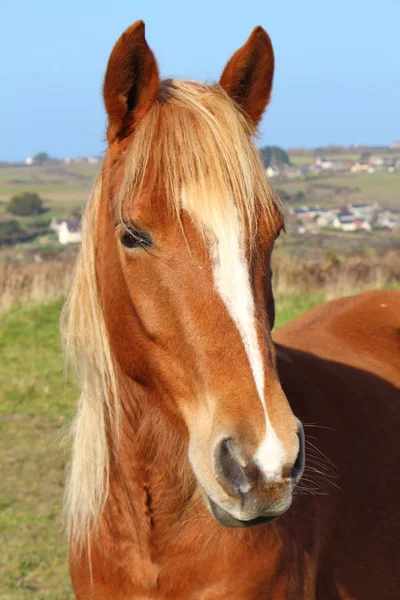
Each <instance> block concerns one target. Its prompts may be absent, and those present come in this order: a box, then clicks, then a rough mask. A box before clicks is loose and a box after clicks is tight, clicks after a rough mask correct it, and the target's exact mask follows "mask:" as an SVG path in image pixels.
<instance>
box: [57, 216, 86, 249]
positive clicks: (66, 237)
mask: <svg viewBox="0 0 400 600" xmlns="http://www.w3.org/2000/svg"><path fill="white" fill-rule="evenodd" d="M81 240H82V234H81V228H80V223H79V221H78V220H77V219H67V220H65V221H63V222H62V223H61V225H60V229H59V230H58V241H59V242H60V244H78V243H79V242H80V241H81Z"/></svg>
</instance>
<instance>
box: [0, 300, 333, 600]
mask: <svg viewBox="0 0 400 600" xmlns="http://www.w3.org/2000/svg"><path fill="white" fill-rule="evenodd" d="M276 300H277V308H278V311H277V326H278V327H279V326H281V325H283V324H284V323H285V322H286V321H287V320H289V319H290V318H292V317H294V316H295V315H297V314H299V313H301V312H303V311H305V310H306V309H308V308H311V307H312V306H314V305H316V304H318V303H319V302H321V301H322V300H323V298H322V296H320V295H308V296H307V295H305V294H294V295H289V296H285V297H279V296H278V297H277V299H276ZM60 309H61V301H57V302H53V303H51V304H49V305H47V306H44V305H40V306H31V307H23V308H17V309H14V310H12V311H9V312H7V313H4V314H3V315H2V316H1V317H0V355H1V358H2V360H1V367H0V389H1V399H0V427H1V436H0V457H1V458H0V467H1V472H2V486H1V492H0V543H1V549H0V598H1V600H42V599H46V600H69V599H70V598H72V593H71V588H70V583H69V578H68V565H67V547H66V543H65V538H64V534H63V528H62V520H61V504H62V494H63V485H64V478H65V463H66V451H65V450H63V449H62V445H61V439H62V432H63V430H64V429H65V427H66V425H67V423H68V422H69V421H70V419H71V415H72V413H73V409H74V403H75V398H76V390H75V388H74V385H73V383H72V382H71V380H70V379H67V380H66V379H65V377H64V375H63V361H62V354H61V349H60V343H59V334H58V321H59V315H60ZM110 600H112V599H110Z"/></svg>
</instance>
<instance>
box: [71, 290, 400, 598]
mask: <svg viewBox="0 0 400 600" xmlns="http://www.w3.org/2000/svg"><path fill="white" fill-rule="evenodd" d="M399 305H400V298H399V294H398V293H395V292H371V293H365V294H362V295H360V296H357V297H353V298H346V299H341V300H335V301H333V302H330V303H327V304H325V305H322V306H320V307H318V308H317V309H314V310H313V311H310V312H309V313H306V314H305V315H303V316H301V317H299V318H298V319H296V320H295V321H294V322H292V323H291V324H289V325H288V326H286V327H284V328H283V329H281V330H280V331H279V332H278V334H276V336H275V338H276V341H277V343H278V346H277V347H278V371H279V375H280V379H281V381H282V384H283V388H284V390H285V392H286V394H287V396H288V398H289V399H290V401H291V404H292V406H293V408H294V410H295V412H296V414H297V415H298V416H299V417H301V418H302V420H303V422H304V423H305V424H307V423H310V424H312V426H311V427H310V438H311V440H312V446H310V449H309V453H310V458H309V462H310V477H314V479H312V480H310V482H309V483H306V484H305V488H307V487H310V488H311V490H310V492H311V494H313V495H309V494H308V493H306V489H305V490H304V494H303V493H302V490H300V494H299V495H298V497H296V498H295V501H294V503H293V505H292V507H291V509H290V511H289V512H288V514H287V515H285V516H284V517H282V518H281V519H279V520H278V521H276V522H273V523H270V524H266V525H264V526H262V527H256V528H254V529H243V530H235V529H224V528H221V527H220V526H219V525H218V524H216V523H215V521H214V520H213V519H212V517H211V515H210V514H209V513H208V511H207V510H206V509H205V508H204V505H203V504H202V503H201V502H200V498H199V496H198V493H197V492H196V490H195V484H194V482H193V481H191V482H185V481H183V478H184V474H185V473H186V472H187V467H188V465H187V464H186V463H187V458H186V457H187V448H186V444H185V440H184V438H182V435H181V433H180V431H179V428H177V427H176V424H175V426H174V423H173V422H171V421H169V420H168V419H166V418H165V416H163V414H162V413H160V411H159V410H158V409H157V407H156V406H153V407H151V406H149V405H148V404H146V405H145V406H144V407H143V409H142V411H141V410H140V409H139V408H138V407H135V414H132V413H131V411H132V403H131V402H129V401H128V402H127V410H128V411H129V416H128V417H127V422H126V423H125V426H126V438H125V436H124V442H121V454H122V460H121V463H122V465H124V464H126V465H127V470H126V471H124V472H123V473H122V472H120V473H119V474H113V478H112V483H111V486H110V496H109V502H108V506H107V508H106V511H105V513H104V515H103V517H102V521H101V526H100V532H99V537H98V539H95V541H94V542H93V545H92V547H91V552H90V554H91V563H92V566H91V568H92V577H93V579H94V580H95V581H96V595H94V596H93V597H94V598H98V599H99V600H100V599H101V600H102V599H103V598H104V599H106V598H115V599H116V600H118V599H119V598H121V599H122V598H143V599H149V600H150V599H154V600H156V599H157V600H158V599H159V600H164V599H167V598H168V599H169V598H199V599H201V600H203V599H204V600H205V599H210V600H211V599H215V600H217V599H223V598H230V599H232V600H235V599H237V600H239V599H241V600H243V599H246V600H253V599H254V600H256V599H261V598H265V599H268V598H271V599H272V598H273V599H274V600H280V599H282V600H301V599H304V600H312V599H313V598H315V599H318V600H330V599H332V600H339V599H343V600H344V599H351V598H360V599H361V598H362V599H363V600H375V599H376V598H381V599H385V600H391V599H393V600H395V599H396V598H397V597H398V591H399V589H400V574H399V569H398V565H399V559H400V557H399V545H398V539H399V536H400V521H399V518H398V515H399V510H400V505H399V480H398V470H397V466H398V456H399V451H400V447H399V446H400V441H399V436H398V427H399V425H400V414H399V402H398V401H399V387H400V337H399V331H400V313H399V310H398V308H399ZM355 341H356V343H355ZM382 352H383V353H384V358H385V360H383V361H382ZM129 385H131V386H132V383H130V384H129ZM129 385H128V389H127V393H128V395H129V393H132V395H133V396H137V391H136V390H134V389H132V390H131V392H130V391H129ZM388 425H390V426H388ZM315 448H317V449H318V450H314V449H315ZM388 449H390V452H389V453H388ZM161 456H162V457H163V460H162V461H161ZM325 456H326V457H329V461H328V462H325V463H324V460H325V459H324V457H325ZM383 456H384V457H385V461H384V463H383V464H382V457H383ZM125 457H126V458H125ZM313 459H315V462H314V460H313ZM321 464H322V466H321ZM119 468H120V469H124V467H123V466H120V467H119ZM313 469H316V471H317V472H316V473H315V472H314V471H313ZM318 471H319V473H318ZM325 476H326V477H325ZM305 477H307V469H306V476H305ZM121 481H123V482H124V484H123V485H122V484H121ZM183 491H185V494H184V497H183V498H182V493H183ZM71 558H72V565H71V572H72V577H73V580H74V584H75V590H76V593H77V597H78V598H91V597H92V596H91V590H92V583H91V575H90V569H89V565H88V562H87V555H85V556H84V557H81V556H77V557H74V556H72V557H71Z"/></svg>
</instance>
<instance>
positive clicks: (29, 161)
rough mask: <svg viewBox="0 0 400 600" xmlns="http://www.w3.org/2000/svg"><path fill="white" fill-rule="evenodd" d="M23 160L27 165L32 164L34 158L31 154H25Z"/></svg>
mask: <svg viewBox="0 0 400 600" xmlns="http://www.w3.org/2000/svg"><path fill="white" fill-rule="evenodd" d="M24 162H25V164H26V165H28V167H29V166H30V165H33V162H34V160H33V158H32V156H27V157H26V159H25V161H24Z"/></svg>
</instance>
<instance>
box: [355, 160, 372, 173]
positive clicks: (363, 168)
mask: <svg viewBox="0 0 400 600" xmlns="http://www.w3.org/2000/svg"><path fill="white" fill-rule="evenodd" d="M350 171H351V172H352V173H373V172H374V167H371V165H370V164H368V163H359V162H357V163H354V165H353V166H352V167H351V169H350Z"/></svg>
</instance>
